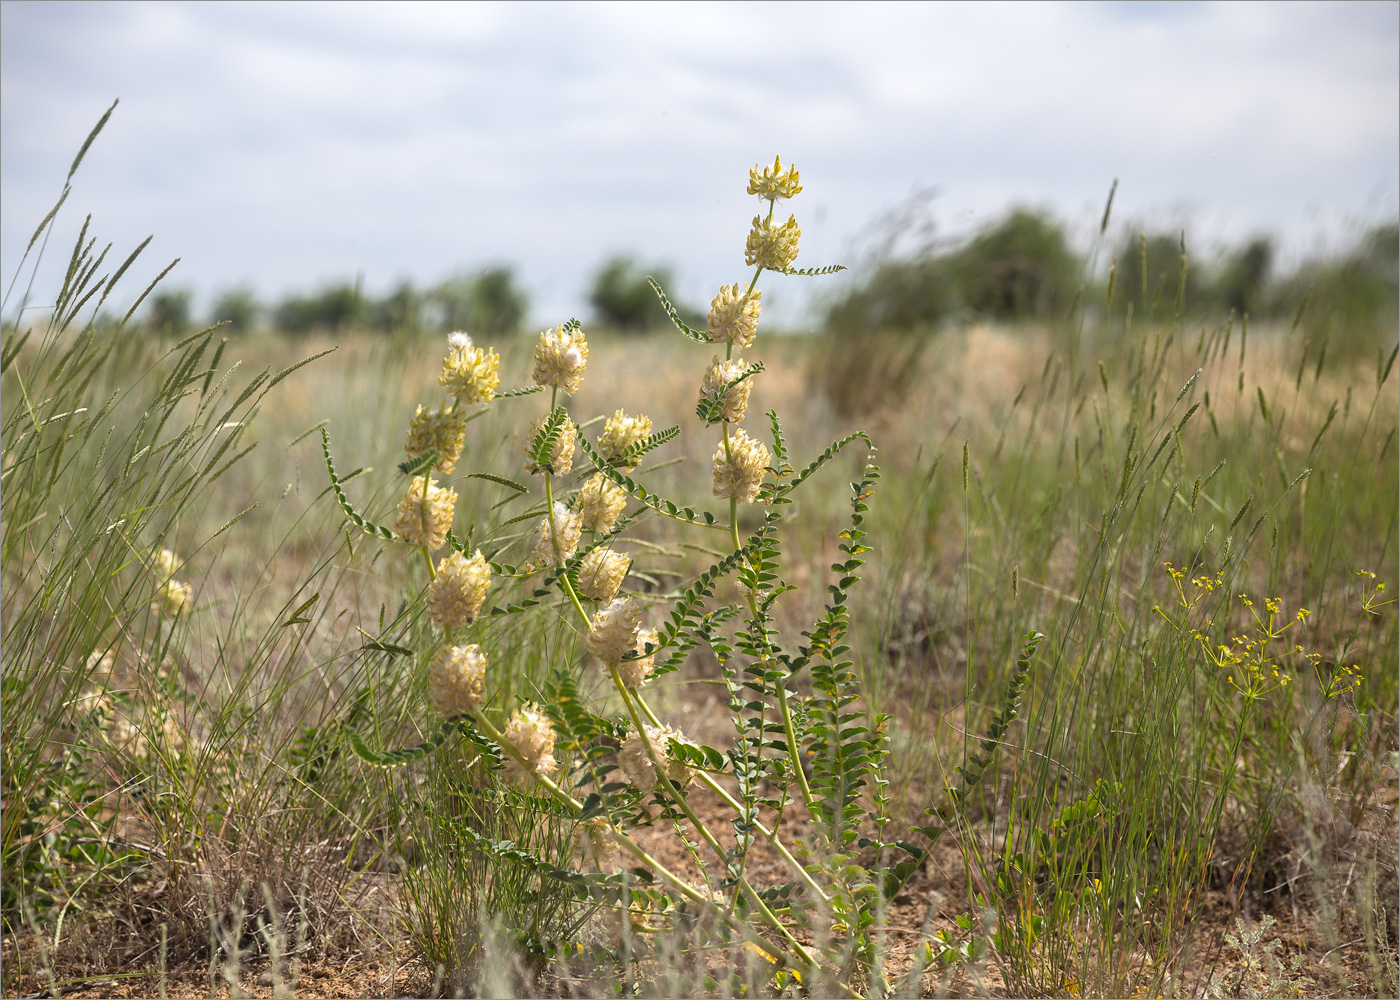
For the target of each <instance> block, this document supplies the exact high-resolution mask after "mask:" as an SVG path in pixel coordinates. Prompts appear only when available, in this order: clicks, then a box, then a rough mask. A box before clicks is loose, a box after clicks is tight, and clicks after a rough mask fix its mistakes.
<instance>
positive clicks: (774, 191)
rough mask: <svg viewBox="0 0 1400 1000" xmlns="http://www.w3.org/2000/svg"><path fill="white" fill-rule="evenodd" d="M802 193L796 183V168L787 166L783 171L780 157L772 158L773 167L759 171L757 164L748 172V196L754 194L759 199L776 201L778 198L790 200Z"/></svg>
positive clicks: (800, 187)
mask: <svg viewBox="0 0 1400 1000" xmlns="http://www.w3.org/2000/svg"><path fill="white" fill-rule="evenodd" d="M801 191H802V185H801V184H799V183H798V174H797V168H796V167H794V166H789V167H788V168H787V170H784V169H783V161H782V159H781V158H780V157H777V156H775V157H773V165H772V166H771V167H764V168H763V169H762V172H760V171H759V167H758V164H756V163H755V164H754V166H753V169H751V170H750V171H749V194H756V195H758V196H759V197H760V198H767V199H768V200H769V201H777V200H778V199H779V198H791V197H793V196H795V195H797V194H800V193H801Z"/></svg>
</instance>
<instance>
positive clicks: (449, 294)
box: [432, 266, 530, 336]
mask: <svg viewBox="0 0 1400 1000" xmlns="http://www.w3.org/2000/svg"><path fill="white" fill-rule="evenodd" d="M432 299H433V302H434V303H435V304H436V306H437V308H438V310H439V315H440V321H441V324H442V326H443V327H444V328H445V329H447V330H465V331H466V332H468V333H480V334H483V335H486V336H500V335H501V334H505V333H514V332H515V331H516V330H519V329H520V324H521V323H523V322H524V321H525V313H526V312H527V311H528V309H529V307H530V300H529V297H528V296H527V295H526V294H525V292H524V290H523V289H521V288H520V287H519V286H518V285H517V284H516V281H515V272H514V271H513V270H512V269H511V268H509V267H505V266H497V267H490V268H487V269H486V270H484V271H482V272H481V273H480V274H477V275H458V276H456V277H453V278H449V279H448V280H446V281H444V282H443V283H442V284H441V285H439V286H438V287H437V288H436V289H435V290H434V291H433V295H432Z"/></svg>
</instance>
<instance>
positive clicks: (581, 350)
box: [534, 325, 588, 395]
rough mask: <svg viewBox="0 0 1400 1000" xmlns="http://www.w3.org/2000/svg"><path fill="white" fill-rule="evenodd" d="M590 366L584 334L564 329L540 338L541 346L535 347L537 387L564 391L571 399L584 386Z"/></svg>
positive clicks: (545, 332) (547, 331) (542, 335)
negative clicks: (585, 373)
mask: <svg viewBox="0 0 1400 1000" xmlns="http://www.w3.org/2000/svg"><path fill="white" fill-rule="evenodd" d="M587 365H588V341H586V340H584V338H583V331H582V330H580V329H574V330H565V329H564V327H563V326H562V325H561V326H558V327H555V328H554V329H553V330H546V331H544V333H541V334H540V342H539V344H537V345H536V346H535V371H534V380H535V384H536V385H542V386H545V387H546V388H551V389H562V390H563V391H564V392H567V393H569V394H570V395H572V394H573V393H576V392H578V390H579V387H580V386H581V385H583V370H584V368H585V367H587Z"/></svg>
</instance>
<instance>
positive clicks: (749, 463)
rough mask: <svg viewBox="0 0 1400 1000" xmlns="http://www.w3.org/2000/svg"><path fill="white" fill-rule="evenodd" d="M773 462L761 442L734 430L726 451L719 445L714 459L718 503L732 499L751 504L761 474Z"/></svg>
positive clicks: (756, 495) (715, 489)
mask: <svg viewBox="0 0 1400 1000" xmlns="http://www.w3.org/2000/svg"><path fill="white" fill-rule="evenodd" d="M772 459H773V457H772V455H770V454H769V452H768V447H767V446H766V445H765V444H763V442H761V441H758V440H756V439H754V438H751V437H749V435H748V433H747V432H745V431H743V430H736V431H735V432H734V433H733V435H732V436H731V437H730V439H729V447H728V448H727V449H726V448H725V445H724V442H723V441H721V442H720V445H719V448H718V449H717V450H716V451H715V457H714V470H713V471H714V494H715V496H717V497H719V498H721V499H727V498H729V497H733V498H734V499H736V500H738V501H740V502H741V503H753V502H754V500H755V499H757V498H758V488H759V486H760V485H761V484H762V481H763V473H764V472H765V470H766V469H767V468H768V463H769V462H771V461H772Z"/></svg>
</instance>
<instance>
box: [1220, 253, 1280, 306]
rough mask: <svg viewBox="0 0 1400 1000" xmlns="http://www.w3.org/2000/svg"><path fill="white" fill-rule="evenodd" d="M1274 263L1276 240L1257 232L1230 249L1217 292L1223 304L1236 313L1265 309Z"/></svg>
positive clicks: (1221, 270) (1221, 272)
mask: <svg viewBox="0 0 1400 1000" xmlns="http://www.w3.org/2000/svg"><path fill="white" fill-rule="evenodd" d="M1273 263H1274V243H1273V240H1271V239H1270V238H1269V237H1267V236H1256V237H1255V238H1254V239H1252V240H1250V241H1249V242H1248V243H1246V244H1245V245H1244V246H1243V247H1240V248H1239V249H1237V250H1235V251H1234V252H1232V253H1230V254H1229V255H1228V256H1227V257H1226V258H1225V261H1224V263H1223V265H1222V266H1221V268H1220V271H1219V275H1218V277H1217V279H1216V282H1215V293H1216V295H1217V296H1218V298H1219V300H1220V305H1221V306H1222V307H1223V308H1225V309H1233V310H1234V311H1235V313H1236V314H1237V315H1240V316H1243V315H1245V314H1246V313H1252V314H1253V315H1255V316H1258V315H1259V314H1260V313H1261V312H1262V311H1263V309H1264V307H1265V304H1266V300H1265V293H1266V292H1267V286H1268V282H1269V272H1270V270H1271V269H1272V267H1273Z"/></svg>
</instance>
